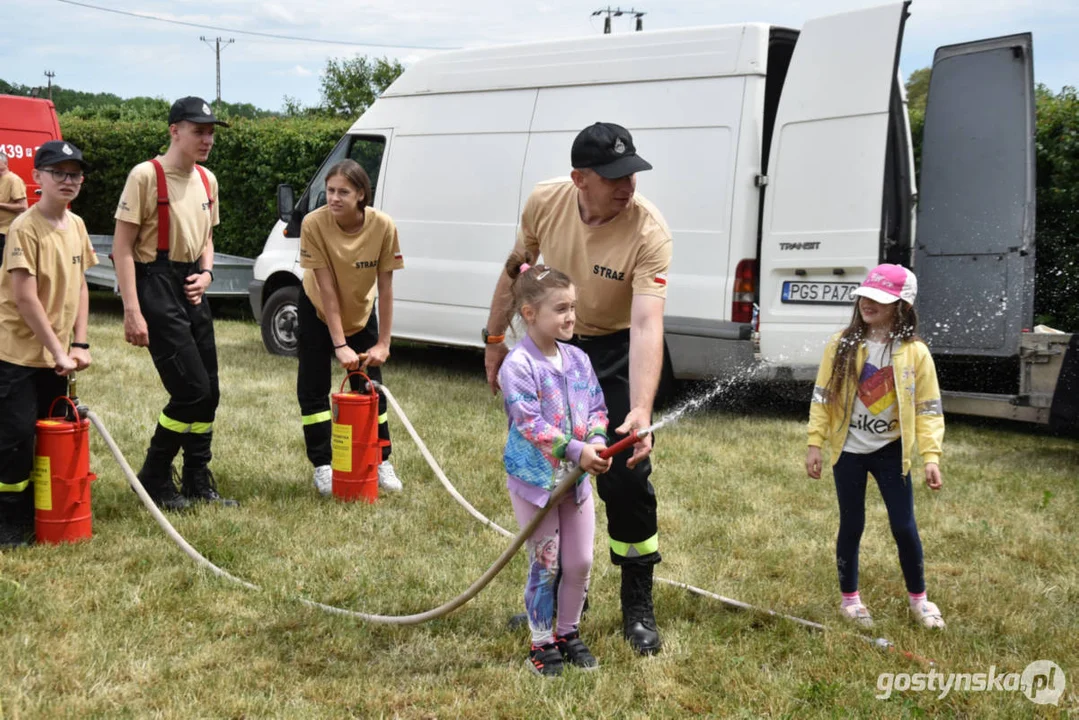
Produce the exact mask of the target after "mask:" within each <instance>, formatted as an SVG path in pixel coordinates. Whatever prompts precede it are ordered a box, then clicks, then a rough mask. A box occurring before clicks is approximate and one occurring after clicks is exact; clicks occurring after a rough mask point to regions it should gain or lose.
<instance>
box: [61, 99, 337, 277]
mask: <svg viewBox="0 0 1079 720" xmlns="http://www.w3.org/2000/svg"><path fill="white" fill-rule="evenodd" d="M231 122H232V127H229V128H221V129H219V131H218V133H217V137H216V139H215V142H214V149H213V152H211V153H210V159H209V161H208V162H207V163H206V165H207V167H209V168H210V169H211V170H213V172H214V174H215V175H217V179H218V183H219V184H220V203H221V206H220V207H221V225H220V226H218V228H217V229H216V230H215V232H214V247H215V249H217V250H218V251H219V252H223V253H228V254H230V255H240V256H243V257H255V256H256V255H258V254H259V253H260V252H261V251H262V244H263V243H264V242H265V240H266V234H267V233H268V232H269V231H270V228H272V227H273V224H274V221H275V219H276V217H277V186H278V184H279V183H291V184H292V186H293V187H294V188H295V189H296V192H297V196H298V195H299V193H300V191H301V190H302V189H303V188H304V187H305V186H306V185H307V183H308V181H309V180H310V179H311V176H312V175H314V173H315V170H317V169H318V166H319V165H320V164H321V163H322V161H323V160H324V159H325V158H326V155H327V154H329V152H330V150H331V149H333V146H334V145H335V144H336V143H337V141H338V140H339V139H340V138H341V136H342V135H343V134H344V132H345V131H346V130H347V129H348V126H349V121H348V120H342V119H337V118H264V119H259V120H245V119H236V120H232V121H231ZM60 129H61V131H62V132H63V134H64V138H65V139H67V140H70V141H71V142H73V143H75V145H77V146H78V147H79V148H80V149H81V150H82V151H83V153H85V155H86V160H87V162H89V163H90V165H91V170H90V172H89V174H88V176H87V180H86V184H85V185H83V189H82V192H81V193H80V194H79V197H78V199H77V200H76V201H75V203H74V204H73V206H72V209H73V210H74V211H75V212H77V213H78V214H79V215H81V216H82V218H83V219H84V220H85V221H86V227H87V229H88V230H89V231H90V233H92V234H110V235H111V234H112V232H113V228H114V226H115V222H114V220H113V214H114V212H115V211H116V203H117V202H118V201H119V199H120V192H121V190H122V189H123V187H124V181H125V180H126V179H127V173H128V172H129V171H130V170H131V168H132V167H134V166H135V165H136V164H137V163H140V162H142V161H144V160H148V159H150V158H151V157H153V156H154V155H155V154H157V153H160V152H163V151H164V150H165V148H166V147H167V145H168V126H167V124H166V123H165V122H164V121H156V120H122V121H115V120H101V119H83V118H78V117H72V116H68V115H62V116H61V117H60Z"/></svg>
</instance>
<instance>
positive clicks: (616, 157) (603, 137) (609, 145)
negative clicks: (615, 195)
mask: <svg viewBox="0 0 1079 720" xmlns="http://www.w3.org/2000/svg"><path fill="white" fill-rule="evenodd" d="M570 163H571V164H572V165H573V167H574V169H576V170H585V169H588V170H594V171H596V172H597V173H599V174H600V175H602V176H603V177H605V178H607V179H609V180H615V179H617V178H622V177H626V176H627V175H632V174H633V173H636V172H641V171H642V170H651V169H652V165H651V164H650V163H649V162H648V161H647V160H645V159H644V158H642V157H641V156H639V155H638V154H637V148H635V147H634V146H633V136H632V135H630V134H629V130H626V129H625V128H624V127H622V126H621V125H615V124H614V123H604V122H598V123H595V124H594V125H589V126H588V127H586V128H585V129H584V130H582V131H581V132H579V133H577V137H576V139H574V141H573V149H572V150H571V151H570Z"/></svg>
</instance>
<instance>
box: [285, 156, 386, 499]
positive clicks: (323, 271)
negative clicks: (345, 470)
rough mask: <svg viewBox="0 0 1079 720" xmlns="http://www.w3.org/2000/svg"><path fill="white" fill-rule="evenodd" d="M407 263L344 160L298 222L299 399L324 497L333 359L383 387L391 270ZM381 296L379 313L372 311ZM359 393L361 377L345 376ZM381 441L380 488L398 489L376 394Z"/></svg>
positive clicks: (367, 189)
mask: <svg viewBox="0 0 1079 720" xmlns="http://www.w3.org/2000/svg"><path fill="white" fill-rule="evenodd" d="M404 266H405V262H404V258H403V256H402V255H401V248H400V245H399V244H398V240H397V226H395V225H394V223H393V219H392V218H391V217H390V216H389V215H387V214H386V213H383V212H380V211H378V210H376V209H374V208H373V207H371V180H370V178H369V177H368V176H367V173H366V172H365V171H364V169H363V168H362V167H361V166H360V164H359V163H358V162H356V161H355V160H342V161H341V162H339V163H337V164H335V165H334V166H333V167H331V168H330V170H329V172H328V173H327V174H326V204H325V205H323V206H322V207H320V208H318V209H317V210H315V211H314V212H311V213H309V214H308V215H307V216H306V217H305V218H304V219H303V225H302V226H301V229H300V267H302V268H303V269H304V276H303V293H302V294H301V295H300V302H299V322H300V327H299V332H298V338H297V339H298V340H299V343H298V344H299V361H300V363H299V370H298V372H297V376H296V396H297V398H298V399H299V401H300V415H301V416H302V417H303V437H304V444H305V445H306V446H307V459H308V460H310V461H311V464H312V465H314V467H315V471H314V485H315V488H316V489H317V490H318V491H319V493H321V494H322V495H329V494H330V493H331V492H332V489H333V471H332V469H331V463H330V461H331V459H332V452H331V444H330V441H331V436H332V420H333V418H332V417H331V413H330V398H329V392H330V384H331V379H330V360H331V359H336V361H337V362H338V363H339V364H340V366H341V367H342V368H343V369H344V370H360V371H362V372H363V373H365V374H366V375H367V376H368V377H369V378H371V379H372V380H374V381H375V382H382V365H383V364H385V362H386V361H387V360H388V359H389V357H390V335H391V333H392V330H393V271H394V270H401V269H403V268H404ZM376 291H377V293H378V314H377V315H376V314H375V312H374V308H375V294H376ZM350 383H351V385H352V389H353V390H356V389H359V387H360V383H362V378H360V377H359V376H353V377H352V378H350ZM378 439H379V444H380V445H381V446H382V462H381V464H379V466H378V486H379V487H380V488H382V489H383V490H388V491H390V492H400V491H401V489H402V486H401V480H400V479H399V478H398V477H397V473H396V472H395V471H394V469H393V465H392V464H391V463H390V451H391V445H390V427H389V424H388V423H387V413H386V398H385V397H384V396H383V395H382V394H381V393H379V396H378Z"/></svg>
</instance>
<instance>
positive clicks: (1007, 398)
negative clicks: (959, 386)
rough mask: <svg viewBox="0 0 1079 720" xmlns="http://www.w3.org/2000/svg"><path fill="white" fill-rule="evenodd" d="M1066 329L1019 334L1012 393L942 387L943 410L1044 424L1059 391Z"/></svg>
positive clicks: (1069, 342)
mask: <svg viewBox="0 0 1079 720" xmlns="http://www.w3.org/2000/svg"><path fill="white" fill-rule="evenodd" d="M1071 341H1072V335H1071V334H1069V333H1046V332H1024V333H1021V334H1020V336H1019V384H1018V392H1016V393H1015V394H1014V395H1012V394H1001V393H974V392H958V391H949V390H945V391H944V392H943V393H942V395H943V401H944V411H945V412H947V413H955V414H957V415H979V416H981V417H993V418H1001V419H1005V420H1020V421H1023V422H1032V423H1038V424H1041V425H1045V424H1048V423H1049V413H1050V408H1051V407H1052V404H1053V398H1054V395H1055V394H1056V393H1057V392H1058V383H1057V381H1058V379H1059V378H1060V370H1061V367H1062V365H1063V364H1064V356H1065V354H1066V353H1067V351H1068V346H1069V345H1070V344H1071Z"/></svg>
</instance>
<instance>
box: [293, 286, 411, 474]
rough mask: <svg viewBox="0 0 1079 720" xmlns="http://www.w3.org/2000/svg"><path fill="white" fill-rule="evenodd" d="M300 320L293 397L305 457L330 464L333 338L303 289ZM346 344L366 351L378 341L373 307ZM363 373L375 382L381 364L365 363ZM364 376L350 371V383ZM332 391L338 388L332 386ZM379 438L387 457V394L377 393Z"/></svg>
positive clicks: (354, 385) (379, 377)
mask: <svg viewBox="0 0 1079 720" xmlns="http://www.w3.org/2000/svg"><path fill="white" fill-rule="evenodd" d="M297 311H298V312H297V314H298V316H299V317H298V319H299V323H300V327H299V331H298V332H297V340H298V346H299V347H298V354H299V361H300V362H299V369H298V370H297V373H296V398H297V399H298V400H299V401H300V414H301V415H302V416H303V439H304V444H305V445H306V446H307V459H308V460H310V461H311V464H312V465H314V466H315V467H319V466H320V465H329V464H330V462H331V460H332V456H333V452H332V450H331V445H330V440H331V436H332V434H333V417H332V414H331V412H330V395H329V393H330V390H331V387H330V382H331V378H330V373H331V362H333V361H334V359H335V356H334V349H333V338H331V337H330V329H329V328H328V327H326V323H324V322H322V320H320V319H319V317H318V312H317V311H316V310H315V306H314V304H313V303H312V302H311V300H310V298H308V297H307V294H306V293H302V292H301V293H300V300H299V303H298V308H297ZM345 342H346V343H348V346H349V347H350V348H352V349H353V350H355V351H356V352H357V353H364V352H367V351H368V350H369V349H370V348H371V347H373V346H374V345H375V344H376V343H378V318H377V317H376V316H375V311H374V310H372V311H371V317H370V318H369V319H368V320H367V325H365V326H364V328H363V329H362V330H360V331H359V332H358V333H354V334H352V335H349V336H348V337H346V338H345ZM364 374H365V375H367V377H369V378H371V379H372V380H374V381H375V382H379V383H381V382H382V368H380V367H368V368H367V370H366V371H364ZM362 382H363V378H361V377H360V376H359V375H353V376H352V377H351V378H349V385H350V386H351V388H352V389H353V390H359V389H360V384H361V383H362ZM332 389H333V392H337V387H336V386H335V387H334V388H332ZM378 439H379V445H381V446H382V459H383V460H388V459H389V457H390V452H391V450H392V447H391V445H390V425H389V423H388V422H387V413H386V397H385V396H384V395H383V394H382V393H379V394H378Z"/></svg>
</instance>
